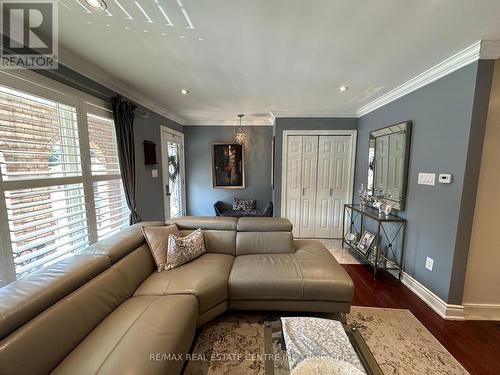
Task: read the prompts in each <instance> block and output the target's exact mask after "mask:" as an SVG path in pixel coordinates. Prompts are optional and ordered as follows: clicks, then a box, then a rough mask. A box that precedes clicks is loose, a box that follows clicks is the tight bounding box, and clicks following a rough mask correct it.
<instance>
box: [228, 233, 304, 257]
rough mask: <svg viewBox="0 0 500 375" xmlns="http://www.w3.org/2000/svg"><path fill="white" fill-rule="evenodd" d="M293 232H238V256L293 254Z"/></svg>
mask: <svg viewBox="0 0 500 375" xmlns="http://www.w3.org/2000/svg"><path fill="white" fill-rule="evenodd" d="M293 252H294V247H293V235H292V233H291V232H237V233H236V255H247V254H286V253H293Z"/></svg>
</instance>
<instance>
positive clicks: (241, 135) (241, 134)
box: [234, 115, 247, 145]
mask: <svg viewBox="0 0 500 375" xmlns="http://www.w3.org/2000/svg"><path fill="white" fill-rule="evenodd" d="M243 116H245V115H238V117H239V118H240V128H239V129H238V130H237V131H236V136H235V137H234V140H235V142H236V143H239V144H240V145H241V144H243V143H245V141H246V140H247V135H246V133H245V130H243V127H242V126H241V119H242V118H243Z"/></svg>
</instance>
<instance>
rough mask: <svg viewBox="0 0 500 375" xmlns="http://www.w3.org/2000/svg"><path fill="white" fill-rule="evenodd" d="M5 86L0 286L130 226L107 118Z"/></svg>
mask: <svg viewBox="0 0 500 375" xmlns="http://www.w3.org/2000/svg"><path fill="white" fill-rule="evenodd" d="M8 78H9V79H6V77H5V76H3V74H2V76H0V219H1V220H0V223H1V224H0V239H1V241H0V262H1V265H0V286H2V285H5V284H7V283H8V282H10V281H13V280H15V279H18V278H22V277H23V276H25V275H27V274H29V273H30V272H32V271H34V270H36V269H39V268H41V267H44V266H46V265H49V264H51V263H54V262H56V261H58V260H60V259H62V258H64V257H67V256H71V255H74V254H77V253H78V252H80V251H82V250H83V249H85V248H86V247H88V246H89V244H90V243H93V242H95V241H97V240H101V239H103V238H104V237H106V236H108V235H110V234H112V233H115V232H116V231H118V230H120V229H122V228H123V227H125V226H127V225H128V220H129V210H128V207H127V203H126V200H125V194H124V191H123V186H122V182H121V177H120V167H119V162H118V152H117V143H116V134H115V129H114V123H113V120H112V116H111V112H110V111H109V110H107V109H106V108H102V107H99V106H96V105H94V104H92V105H91V104H89V103H88V102H86V101H85V100H83V99H82V98H80V97H78V96H75V95H67V94H62V93H61V92H59V91H58V92H55V91H52V90H51V89H48V88H45V87H41V86H37V85H33V87H32V86H31V85H27V83H26V82H25V81H24V80H19V81H16V80H15V79H13V78H12V77H8ZM3 79H5V80H6V81H7V82H8V83H10V85H3V83H4V82H3ZM13 81H14V82H13ZM13 83H18V84H13ZM20 87H21V89H20ZM32 88H33V89H32ZM31 89H32V90H31ZM30 91H31V92H30ZM72 93H73V94H74V91H72ZM85 160H89V161H90V163H85V162H84V161H85Z"/></svg>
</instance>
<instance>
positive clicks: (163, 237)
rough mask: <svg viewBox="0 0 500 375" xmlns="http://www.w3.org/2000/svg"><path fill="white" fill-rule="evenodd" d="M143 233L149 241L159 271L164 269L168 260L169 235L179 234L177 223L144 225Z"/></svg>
mask: <svg viewBox="0 0 500 375" xmlns="http://www.w3.org/2000/svg"><path fill="white" fill-rule="evenodd" d="M142 233H143V234H144V238H145V239H146V242H147V243H148V246H149V250H151V255H152V256H153V259H154V260H155V263H156V266H157V267H158V272H160V271H163V269H164V268H165V263H166V262H167V251H168V236H169V235H170V234H173V235H174V236H179V229H178V228H177V225H175V224H173V225H167V226H162V227H142Z"/></svg>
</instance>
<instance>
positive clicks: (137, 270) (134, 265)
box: [112, 243, 156, 295]
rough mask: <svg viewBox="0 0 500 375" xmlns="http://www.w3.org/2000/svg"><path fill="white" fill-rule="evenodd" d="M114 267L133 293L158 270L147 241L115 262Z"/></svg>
mask: <svg viewBox="0 0 500 375" xmlns="http://www.w3.org/2000/svg"><path fill="white" fill-rule="evenodd" d="M112 268H113V269H115V270H117V271H118V272H119V273H120V274H121V275H122V277H123V279H124V280H125V283H126V285H127V287H128V291H129V293H130V295H132V294H134V292H135V290H136V289H137V287H138V286H139V285H141V283H142V282H143V281H144V280H146V278H147V277H148V276H149V275H151V273H153V272H154V271H155V270H156V264H155V261H154V259H153V256H152V255H151V252H150V251H149V246H148V244H146V243H145V244H143V245H142V246H140V247H139V248H137V249H136V250H134V251H132V252H131V253H130V254H128V255H127V256H125V257H124V258H122V259H121V260H119V261H118V262H117V263H115V264H113V265H112Z"/></svg>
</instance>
